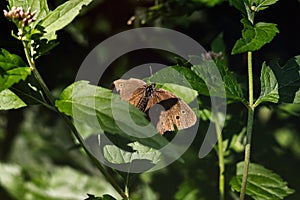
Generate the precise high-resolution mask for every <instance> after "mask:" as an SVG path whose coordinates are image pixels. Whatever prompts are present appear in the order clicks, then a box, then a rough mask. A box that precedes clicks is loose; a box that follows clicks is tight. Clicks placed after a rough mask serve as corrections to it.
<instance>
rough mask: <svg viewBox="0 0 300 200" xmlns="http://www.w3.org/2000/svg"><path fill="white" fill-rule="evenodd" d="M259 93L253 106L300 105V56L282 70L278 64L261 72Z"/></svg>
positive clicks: (273, 64) (264, 67) (264, 65)
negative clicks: (274, 104) (268, 103)
mask: <svg viewBox="0 0 300 200" xmlns="http://www.w3.org/2000/svg"><path fill="white" fill-rule="evenodd" d="M260 80H261V92H260V96H259V98H258V99H257V100H256V102H255V105H254V106H258V105H259V104H260V103H262V102H273V103H278V102H279V103H300V56H296V57H295V58H294V59H290V60H289V61H288V62H287V63H286V64H285V65H284V66H283V67H282V68H281V66H280V65H279V64H278V62H277V61H276V62H273V63H271V64H270V67H269V66H267V65H266V64H265V63H264V64H263V67H262V71H261V77H260Z"/></svg>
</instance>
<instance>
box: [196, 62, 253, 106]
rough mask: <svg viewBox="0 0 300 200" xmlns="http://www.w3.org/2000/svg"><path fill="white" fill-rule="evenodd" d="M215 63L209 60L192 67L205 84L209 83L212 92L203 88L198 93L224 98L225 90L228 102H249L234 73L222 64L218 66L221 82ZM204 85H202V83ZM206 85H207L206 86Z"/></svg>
mask: <svg viewBox="0 0 300 200" xmlns="http://www.w3.org/2000/svg"><path fill="white" fill-rule="evenodd" d="M214 65H215V63H214V62H213V61H211V60H208V61H206V62H204V63H203V65H195V66H192V70H193V71H194V72H195V73H196V74H197V75H198V76H199V78H202V79H203V80H204V81H205V82H207V83H209V84H210V85H209V87H210V90H209V92H208V90H207V89H204V88H201V89H200V90H198V93H200V94H203V95H206V96H214V97H220V98H224V95H225V94H224V91H223V90H224V89H225V92H226V99H227V101H228V102H246V101H247V100H246V99H245V98H244V96H243V92H242V89H241V87H240V85H239V84H238V82H237V80H236V78H235V77H234V75H233V73H232V72H230V71H229V70H228V68H227V67H226V66H225V65H224V64H222V65H218V73H220V75H221V78H222V79H221V80H220V79H219V78H218V76H216V72H215V69H213V67H214ZM201 84H202V83H201ZM205 85H206V84H205Z"/></svg>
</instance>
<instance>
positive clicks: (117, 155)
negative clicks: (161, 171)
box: [103, 142, 161, 164]
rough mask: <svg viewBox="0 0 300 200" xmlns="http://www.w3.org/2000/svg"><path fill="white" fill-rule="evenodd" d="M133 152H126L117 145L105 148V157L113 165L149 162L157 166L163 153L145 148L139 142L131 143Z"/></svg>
mask: <svg viewBox="0 0 300 200" xmlns="http://www.w3.org/2000/svg"><path fill="white" fill-rule="evenodd" d="M128 146H130V147H132V149H133V152H129V151H125V150H122V149H120V148H119V147H117V146H115V145H106V146H104V149H103V150H104V157H105V158H106V160H107V161H108V162H110V163H113V164H126V163H132V162H133V161H135V160H148V161H149V162H150V163H153V164H157V163H158V161H159V159H160V156H161V152H160V151H158V150H155V149H153V148H151V147H147V146H144V145H142V144H140V143H138V142H133V143H129V144H128Z"/></svg>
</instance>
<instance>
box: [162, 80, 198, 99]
mask: <svg viewBox="0 0 300 200" xmlns="http://www.w3.org/2000/svg"><path fill="white" fill-rule="evenodd" d="M161 88H163V89H165V90H168V91H170V92H171V93H173V94H175V95H176V96H177V97H179V98H180V99H182V100H183V101H185V102H186V103H191V102H192V101H194V100H195V99H196V97H197V96H198V92H197V91H196V90H193V89H191V88H189V87H184V86H181V85H177V84H172V83H165V84H163V85H162V87H161Z"/></svg>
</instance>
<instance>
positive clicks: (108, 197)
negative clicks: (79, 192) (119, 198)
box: [84, 194, 116, 200]
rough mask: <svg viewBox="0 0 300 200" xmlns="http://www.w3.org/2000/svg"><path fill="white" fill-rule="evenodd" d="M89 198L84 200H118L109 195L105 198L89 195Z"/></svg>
mask: <svg viewBox="0 0 300 200" xmlns="http://www.w3.org/2000/svg"><path fill="white" fill-rule="evenodd" d="M88 196H89V198H87V199H84V200H116V199H115V198H114V197H112V196H110V195H109V194H105V195H103V197H95V195H92V194H88Z"/></svg>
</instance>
